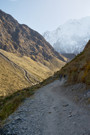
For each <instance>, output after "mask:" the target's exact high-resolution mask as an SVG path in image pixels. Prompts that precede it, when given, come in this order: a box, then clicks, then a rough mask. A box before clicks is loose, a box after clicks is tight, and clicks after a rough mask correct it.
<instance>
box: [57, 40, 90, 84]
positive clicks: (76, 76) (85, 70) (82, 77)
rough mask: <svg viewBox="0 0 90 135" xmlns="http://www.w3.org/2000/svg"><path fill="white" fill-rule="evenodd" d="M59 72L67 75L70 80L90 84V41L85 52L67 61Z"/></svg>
mask: <svg viewBox="0 0 90 135" xmlns="http://www.w3.org/2000/svg"><path fill="white" fill-rule="evenodd" d="M58 74H62V75H67V76H68V82H70V83H77V82H83V83H85V84H87V85H90V41H89V42H88V43H87V45H86V47H85V49H84V51H83V52H81V53H80V54H79V55H77V56H76V57H75V58H74V59H73V60H72V61H71V62H69V63H67V64H66V65H65V66H64V67H63V68H62V69H61V71H60V72H59V73H58Z"/></svg>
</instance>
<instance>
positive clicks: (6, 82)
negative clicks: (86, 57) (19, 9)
mask: <svg viewBox="0 0 90 135" xmlns="http://www.w3.org/2000/svg"><path fill="white" fill-rule="evenodd" d="M66 61H67V59H66V58H65V57H64V56H62V55H60V54H59V53H57V52H56V51H55V50H54V49H53V47H51V45H50V44H49V43H48V42H47V41H46V40H45V39H44V38H43V37H42V36H41V35H40V34H39V33H38V32H36V31H34V30H32V29H30V28H29V27H28V26H26V25H24V24H23V25H21V24H19V23H18V22H17V21H16V20H15V19H14V18H13V17H12V16H11V15H8V14H6V13H4V12H3V11H1V10H0V63H1V64H0V96H4V95H8V94H9V93H10V94H11V93H13V92H15V91H17V90H20V89H23V88H25V87H28V86H31V85H34V84H36V83H39V82H40V81H43V80H44V79H46V78H47V77H49V76H50V75H53V73H54V72H55V71H57V70H59V69H60V68H61V67H62V66H63V65H64V64H65V63H66Z"/></svg>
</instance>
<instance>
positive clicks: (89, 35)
mask: <svg viewBox="0 0 90 135" xmlns="http://www.w3.org/2000/svg"><path fill="white" fill-rule="evenodd" d="M43 36H44V37H45V39H46V40H47V41H48V42H49V43H51V45H52V46H53V47H54V48H55V49H56V50H57V51H58V52H60V53H75V54H77V53H80V52H81V51H82V50H83V49H84V47H85V45H86V43H87V42H88V40H89V39H90V17H85V18H82V19H80V20H75V19H74V20H69V21H67V22H66V23H65V24H63V25H60V26H59V27H58V28H57V29H56V30H54V31H47V32H45V33H44V34H43Z"/></svg>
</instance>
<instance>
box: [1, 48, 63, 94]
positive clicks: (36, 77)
mask: <svg viewBox="0 0 90 135" xmlns="http://www.w3.org/2000/svg"><path fill="white" fill-rule="evenodd" d="M0 52H1V53H2V54H4V55H5V56H6V57H7V58H8V59H9V60H11V61H12V62H14V63H15V64H16V65H18V66H19V67H20V68H19V67H18V66H14V65H13V64H12V63H10V62H9V61H7V60H6V59H5V58H4V57H2V56H1V55H0V96H6V95H8V94H11V93H13V92H15V91H18V90H19V89H23V88H25V87H29V86H31V85H32V84H36V83H38V82H41V81H43V80H44V79H46V78H48V77H49V76H51V75H53V74H54V72H55V71H58V70H59V69H60V68H61V67H62V65H64V64H65V62H62V61H60V60H59V59H57V58H55V59H52V60H51V61H45V60H44V62H45V65H47V66H45V65H44V64H42V63H40V62H36V61H34V60H32V59H31V58H30V57H27V56H22V57H21V56H20V55H17V54H13V53H10V52H6V51H4V50H2V49H0ZM22 69H25V70H26V71H27V73H28V77H29V79H30V82H28V81H27V79H26V78H25V76H24V72H23V70H22Z"/></svg>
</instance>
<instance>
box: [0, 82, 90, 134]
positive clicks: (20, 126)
mask: <svg viewBox="0 0 90 135" xmlns="http://www.w3.org/2000/svg"><path fill="white" fill-rule="evenodd" d="M61 85H62V83H61V82H60V81H59V80H57V81H54V82H53V83H51V84H48V85H46V86H44V87H42V88H40V89H39V90H38V91H37V92H36V93H35V95H34V96H32V97H31V98H28V99H26V100H25V102H24V103H23V104H22V105H21V106H20V107H19V108H18V110H17V111H16V112H15V113H13V114H12V115H11V116H9V118H8V119H7V120H6V123H5V125H4V127H3V130H2V131H0V132H2V133H1V135H3V134H4V135H90V112H89V111H88V110H86V109H85V108H81V107H79V106H78V105H76V104H75V103H74V102H72V101H71V100H69V99H68V98H67V97H66V96H64V95H63V94H62V92H60V90H61V88H62V87H61Z"/></svg>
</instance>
